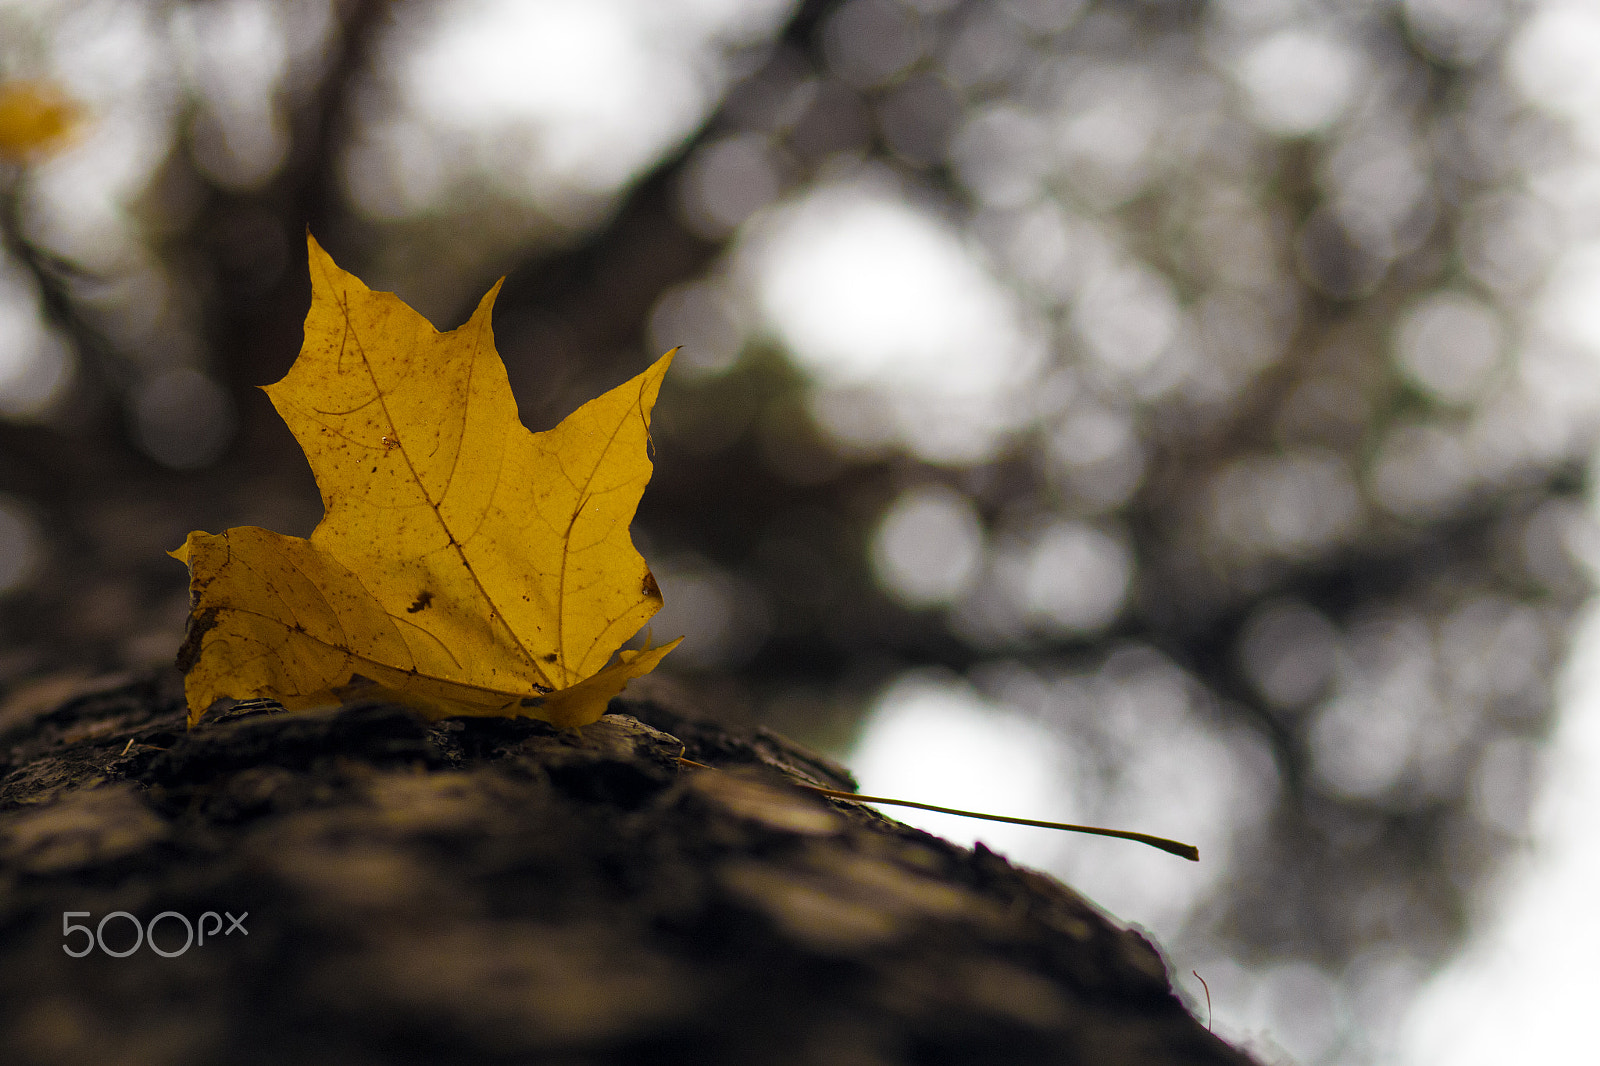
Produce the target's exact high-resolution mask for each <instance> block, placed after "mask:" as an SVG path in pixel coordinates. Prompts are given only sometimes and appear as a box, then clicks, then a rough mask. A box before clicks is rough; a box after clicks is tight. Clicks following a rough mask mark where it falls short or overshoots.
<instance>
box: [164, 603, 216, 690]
mask: <svg viewBox="0 0 1600 1066" xmlns="http://www.w3.org/2000/svg"><path fill="white" fill-rule="evenodd" d="M217 611H218V608H216V607H207V608H206V609H205V610H203V611H201V612H200V613H199V614H194V615H190V616H189V631H188V632H187V633H185V634H184V637H183V643H182V644H180V645H178V657H177V659H176V660H174V665H175V666H177V668H178V673H180V674H187V673H188V672H189V671H190V670H193V669H194V664H195V660H197V659H199V658H200V641H201V640H202V639H204V637H205V635H206V634H207V633H209V632H210V631H211V630H212V629H213V628H214V627H215V626H216V624H217Z"/></svg>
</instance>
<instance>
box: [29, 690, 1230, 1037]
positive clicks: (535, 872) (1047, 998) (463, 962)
mask: <svg viewBox="0 0 1600 1066" xmlns="http://www.w3.org/2000/svg"><path fill="white" fill-rule="evenodd" d="M612 709H613V711H614V712H615V713H613V714H611V715H608V716H607V717H606V718H604V719H602V720H601V721H600V722H598V723H596V724H595V725H593V726H590V727H588V728H587V729H585V730H583V731H582V732H581V734H579V733H562V732H560V731H557V730H555V729H553V728H552V727H550V726H547V725H545V724H544V723H541V722H535V721H526V720H505V719H487V720H484V719H478V720H460V719H456V720H449V721H444V722H440V723H435V724H430V723H427V722H424V721H422V720H420V719H418V718H416V717H415V716H413V715H412V714H411V713H409V712H407V711H405V710H403V709H401V708H397V707H394V706H386V705H381V704H357V705H351V706H346V707H343V708H339V709H336V710H330V711H327V712H321V713H309V714H299V715H290V714H286V713H282V712H281V711H278V710H277V708H276V705H273V704H267V703H264V702H259V701H258V702H255V703H253V704H241V705H239V706H238V707H236V708H234V709H233V710H232V711H231V712H229V713H227V714H224V715H222V716H220V717H219V718H218V719H217V720H215V721H208V722H206V723H204V724H202V725H201V726H199V727H197V728H196V729H194V730H192V731H185V729H184V727H183V709H182V703H181V696H180V695H179V693H178V691H177V686H176V679H175V676H171V677H169V676H162V677H156V678H147V679H143V680H135V681H133V682H131V683H126V684H122V685H119V686H116V687H112V688H109V689H102V690H100V691H90V692H86V693H83V694H80V695H78V696H77V697H75V698H72V699H69V700H68V701H67V702H65V703H64V704H60V705H59V706H56V707H54V709H50V710H46V711H42V712H41V711H37V710H29V709H28V708H27V707H25V706H24V705H22V704H20V703H18V702H17V701H15V700H14V701H13V703H12V705H11V707H10V708H9V709H8V710H6V711H3V712H0V1061H4V1062H7V1063H12V1064H18V1066H22V1064H34V1063H40V1064H43V1063H75V1064H77V1063H93V1062H118V1063H219V1062H227V1063H231V1064H241V1066H243V1064H251V1063H288V1062H292V1063H313V1062H329V1063H335V1062H336V1063H399V1062H427V1063H454V1062H463V1063H465V1062H508V1063H509V1062H559V1063H563V1064H567V1063H571V1064H577V1063H611V1062H617V1063H623V1062H626V1063H655V1062H682V1063H740V1064H746V1063H749V1064H763V1063H774V1064H776V1063H796V1064H799V1063H818V1064H821V1063H826V1064H829V1066H855V1064H863V1066H864V1064H887V1063H941V1064H943V1063H986V1064H987V1063H1008V1062H1015V1063H1041V1062H1053V1063H1056V1062H1058V1063H1083V1064H1086V1066H1088V1064H1092V1066H1119V1064H1129V1066H1133V1064H1138V1066H1157V1064H1165V1063H1173V1064H1176V1063H1186V1064H1189V1063H1193V1064H1202V1063H1205V1064H1218V1066H1223V1064H1237V1066H1245V1064H1247V1063H1248V1062H1249V1060H1248V1059H1247V1058H1246V1057H1245V1056H1244V1055H1242V1054H1241V1053H1239V1052H1237V1051H1235V1050H1233V1049H1231V1048H1230V1047H1228V1046H1227V1045H1225V1044H1224V1043H1222V1042H1221V1041H1220V1040H1218V1039H1216V1038H1215V1037H1213V1036H1212V1035H1211V1034H1210V1033H1208V1032H1207V1031H1206V1029H1205V1028H1204V1026H1202V1025H1201V1024H1199V1023H1198V1022H1197V1021H1195V1020H1194V1019H1193V1018H1192V1017H1190V1015H1189V1014H1188V1013H1187V1012H1186V1011H1185V1009H1184V1008H1183V1006H1182V1005H1181V1004H1180V1003H1179V1002H1178V1000H1177V999H1176V998H1174V996H1173V994H1172V992H1171V989H1170V986H1169V983H1168V980H1167V975H1166V972H1165V968H1164V966H1163V964H1162V960H1161V958H1160V956H1159V955H1158V954H1157V952H1156V950H1155V949H1154V948H1153V947H1152V946H1151V945H1150V944H1149V943H1148V942H1146V941H1145V940H1144V939H1142V938H1141V937H1140V936H1139V935H1138V934H1136V933H1134V932H1132V931H1129V930H1126V929H1121V928H1119V927H1118V926H1116V925H1115V924H1114V923H1113V922H1111V921H1108V920H1107V918H1106V917H1105V916H1104V915H1102V914H1100V913H1099V912H1097V911H1096V910H1095V909H1094V908H1093V907H1091V906H1090V905H1089V904H1088V903H1087V902H1086V901H1085V900H1083V899H1082V898H1081V897H1080V896H1078V895H1077V894H1076V893H1074V892H1073V891H1072V890H1071V889H1069V888H1066V887H1064V886H1062V885H1061V884H1059V883H1057V882H1056V881H1053V880H1051V879H1050V878H1048V877H1045V876H1042V875H1040V874H1037V873H1033V872H1031V871H1028V870H1023V869H1019V868H1017V867H1013V866H1011V865H1009V864H1008V863H1007V862H1006V861H1005V860H1004V859H1003V858H1001V857H1000V856H998V855H995V854H993V853H991V852H988V851H986V850H984V849H982V848H981V847H980V848H979V849H978V850H977V851H975V852H974V851H967V850H965V849H962V848H958V847H955V846H953V845H951V844H948V843H946V842H945V841H942V840H939V839H937V838H934V837H931V836H928V835H926V834H924V833H921V832H918V831H916V830H913V829H910V828H908V827H906V826H903V825H900V824H899V823H897V822H893V821H891V820H889V819H886V818H884V817H882V816H881V815H879V814H877V813H876V812H874V811H871V810H869V809H867V808H864V807H860V806H858V805H855V804H850V803H840V802H834V801H829V800H825V799H822V798H820V797H818V796H816V795H815V794H814V793H808V792H805V791H803V790H801V789H799V788H796V787H794V784H793V783H794V782H798V781H809V782H812V783H819V784H825V785H829V786H831V787H848V786H849V785H850V782H849V778H848V775H847V774H846V773H845V772H844V771H843V770H841V769H840V768H838V767H836V766H833V765H832V764H830V763H829V762H827V761H826V760H824V759H821V758H819V757H817V756H814V755H811V754H808V753H806V752H804V751H803V750H801V749H799V748H798V747H796V746H795V745H793V744H791V743H789V742H787V741H785V740H783V739H782V738H781V737H778V736H777V735H775V734H771V733H760V734H756V735H748V734H746V735H738V734H734V733H732V732H730V731H728V730H727V729H725V728H723V727H722V726H720V725H716V724H713V723H711V722H707V721H702V720H697V719H695V718H694V717H692V716H691V715H689V714H687V713H685V710H684V709H683V708H682V707H681V706H674V705H673V703H672V700H671V699H670V697H669V696H667V695H666V694H661V695H658V696H656V697H652V698H644V699H621V700H617V701H615V702H614V703H613V704H612ZM685 750H686V753H687V755H688V757H690V758H692V759H695V760H697V761H700V762H704V763H707V764H710V765H712V766H715V767H718V768H719V769H716V770H691V769H684V768H682V767H680V765H679V764H678V763H677V762H676V757H677V756H678V755H679V753H680V751H685ZM68 911H76V912H84V911H87V912H88V914H87V916H78V917H74V918H71V919H68V920H69V921H71V922H73V923H75V924H87V925H88V926H90V928H91V929H93V928H94V927H95V926H98V925H99V924H100V922H101V919H102V918H103V917H104V916H105V915H107V914H109V913H111V912H114V911H126V912H128V913H129V914H131V915H133V916H134V917H135V918H137V919H138V920H139V921H140V922H141V923H149V922H150V921H151V919H152V918H154V917H155V916H157V915H159V914H161V913H162V912H165V911H174V912H177V914H179V915H183V916H185V917H187V918H188V919H190V920H191V922H198V921H200V919H201V916H202V914H204V913H205V912H208V911H212V912H217V913H218V915H219V918H218V920H217V921H216V922H215V924H216V925H218V926H221V927H222V930H226V929H227V928H228V925H229V924H230V923H227V922H225V921H223V920H222V919H221V915H226V914H231V915H235V916H237V915H240V914H241V913H246V912H247V914H248V916H247V917H245V918H244V919H243V926H244V930H245V931H243V932H241V931H240V930H238V929H234V930H232V931H231V932H224V931H221V930H213V929H211V924H212V922H211V920H210V919H207V920H206V921H205V922H203V923H201V924H202V925H203V926H204V927H205V928H206V929H207V930H208V932H207V939H206V941H205V943H204V944H203V945H201V944H194V945H192V946H190V947H189V948H188V949H187V950H185V951H183V952H182V953H181V954H176V953H177V952H178V949H179V948H181V947H182V946H183V943H184V940H185V931H184V926H183V923H182V922H181V921H180V920H178V919H177V918H173V917H167V918H164V919H162V920H161V921H160V922H159V923H156V924H155V926H154V928H155V933H154V938H155V946H156V947H159V948H160V949H161V950H162V951H165V952H168V953H174V954H173V957H164V956H163V955H161V954H158V953H156V952H155V951H153V950H152V947H151V944H150V943H148V942H146V943H145V944H143V945H142V946H140V947H139V948H138V950H136V951H133V952H132V953H131V954H128V955H127V956H126V957H123V958H114V957H110V956H109V955H107V954H106V953H105V952H104V951H103V950H102V948H101V947H100V946H95V947H94V948H93V950H91V951H90V952H88V953H87V954H85V955H84V956H83V957H81V958H74V957H72V956H71V955H69V954H68V952H67V951H66V950H64V949H65V948H70V949H72V950H73V951H81V950H82V949H83V946H84V945H85V943H86V941H87V938H88V934H85V933H82V932H74V933H72V934H71V935H68V936H64V935H63V917H62V916H63V914H64V913H65V912H68ZM134 937H135V934H134V930H133V924H132V922H131V921H130V920H129V919H127V918H125V917H120V916H119V917H116V918H112V919H110V920H109V921H107V922H106V923H105V925H104V926H103V928H102V939H103V941H104V946H105V947H108V948H110V949H111V950H113V951H122V950H124V949H126V948H129V947H131V946H132V945H133V943H134Z"/></svg>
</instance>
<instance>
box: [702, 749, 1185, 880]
mask: <svg viewBox="0 0 1600 1066" xmlns="http://www.w3.org/2000/svg"><path fill="white" fill-rule="evenodd" d="M678 762H680V763H682V764H683V765H685V766H694V767H698V768H700V769H703V770H714V769H716V767H713V766H707V765H706V764H705V763H700V762H695V761H694V760H693V759H685V758H683V757H682V756H679V757H678ZM794 784H797V785H799V786H800V787H801V788H803V789H807V790H808V791H811V792H815V793H818V794H819V795H823V796H828V797H830V798H832V799H842V800H853V801H854V802H856V803H885V804H892V805H894V806H897V807H915V808H917V809H918V810H923V811H936V812H938V813H939V814H955V815H960V816H961V817H962V818H981V819H983V820H984V821H989V822H1009V823H1011V824H1013V825H1032V826H1037V827H1039V828H1040V829H1059V830H1061V831H1063V832H1067V833H1089V834H1092V835H1093V836H1101V837H1116V838H1117V839H1118V840H1132V841H1135V842H1137V843H1140V844H1148V845H1150V846H1151V847H1152V848H1159V849H1160V850H1162V851H1164V852H1166V853H1167V854H1169V855H1176V856H1178V857H1179V858H1180V859H1188V860H1189V861H1190V862H1199V861H1200V849H1199V848H1197V847H1195V846H1194V845H1193V844H1185V843H1183V842H1182V841H1178V840H1168V839H1167V838H1166V837H1158V836H1152V835H1150V834H1149V833H1135V832H1133V831H1132V830H1128V829H1102V828H1101V827H1099V826H1094V825H1071V824H1069V823H1067V822H1047V821H1043V820H1041V819H1038V818H1013V817H1011V816H1010V815H1006V814H984V813H983V812H981V811H963V810H959V809H957V808H955V807H940V806H938V805H937V804H933V803H919V802H917V801H916V800H903V799H890V798H888V797H887V796H863V795H861V794H860V793H859V792H846V791H844V790H843V789H838V788H823V787H822V786H821V785H806V784H801V783H800V782H798V781H796V782H794Z"/></svg>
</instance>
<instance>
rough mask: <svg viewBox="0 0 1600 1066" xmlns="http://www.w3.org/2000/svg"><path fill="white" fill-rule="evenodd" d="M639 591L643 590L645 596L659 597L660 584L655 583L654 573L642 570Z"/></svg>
mask: <svg viewBox="0 0 1600 1066" xmlns="http://www.w3.org/2000/svg"><path fill="white" fill-rule="evenodd" d="M639 591H640V592H643V593H644V594H645V595H646V596H653V597H655V598H657V599H660V598H661V586H660V585H657V584H656V575H654V574H652V573H651V572H650V571H648V570H646V571H645V572H644V582H643V583H642V585H641V586H640V589H639Z"/></svg>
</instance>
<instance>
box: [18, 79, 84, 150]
mask: <svg viewBox="0 0 1600 1066" xmlns="http://www.w3.org/2000/svg"><path fill="white" fill-rule="evenodd" d="M82 117H83V110H82V108H80V107H79V106H78V105H77V104H75V103H73V102H72V101H71V100H70V99H68V98H67V96H66V94H65V93H63V92H62V91H61V90H60V89H58V88H56V87H55V86H54V85H52V84H50V83H49V82H44V81H12V82H6V83H4V84H0V159H12V160H19V161H21V160H27V159H30V158H32V157H34V156H38V155H43V154H45V153H46V152H49V151H51V150H52V149H54V148H57V147H59V146H60V145H61V144H63V143H64V142H65V141H66V140H67V138H68V137H69V135H70V134H71V133H72V132H73V130H75V129H76V128H77V127H78V124H79V123H80V121H81V120H82Z"/></svg>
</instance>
